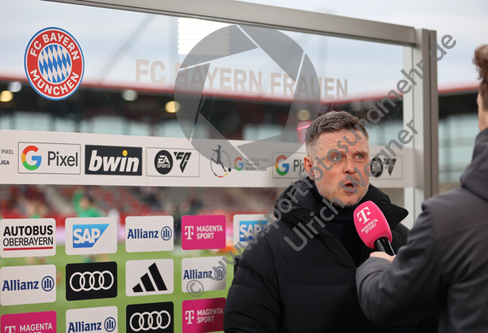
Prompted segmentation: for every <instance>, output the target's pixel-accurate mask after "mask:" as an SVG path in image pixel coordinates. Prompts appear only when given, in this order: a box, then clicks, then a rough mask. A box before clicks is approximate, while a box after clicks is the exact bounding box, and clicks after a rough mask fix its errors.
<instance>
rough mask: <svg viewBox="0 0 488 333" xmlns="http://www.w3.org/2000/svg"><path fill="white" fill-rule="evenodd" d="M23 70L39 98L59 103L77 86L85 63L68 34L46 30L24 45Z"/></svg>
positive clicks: (57, 30) (39, 32)
mask: <svg viewBox="0 0 488 333" xmlns="http://www.w3.org/2000/svg"><path fill="white" fill-rule="evenodd" d="M24 68H25V74H26V75H27V79H28V80H29V83H30V85H31V86H32V88H34V90H35V91H36V92H37V93H38V94H39V95H41V96H43V97H45V98H47V99H51V100H62V99H65V98H67V97H69V96H71V95H72V94H73V93H74V92H75V91H76V89H78V87H79V86H80V83H81V81H82V79H83V73H84V71H85V60H84V58H83V52H82V51H81V47H80V45H79V44H78V42H77V41H76V39H75V38H74V37H73V36H72V35H71V34H70V33H69V32H67V31H66V30H63V29H61V28H46V29H43V30H40V31H38V32H37V33H36V34H35V35H34V36H33V37H32V38H31V40H30V41H29V44H27V48H26V50H25V57H24Z"/></svg>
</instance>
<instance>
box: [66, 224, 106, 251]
mask: <svg viewBox="0 0 488 333" xmlns="http://www.w3.org/2000/svg"><path fill="white" fill-rule="evenodd" d="M108 226H109V224H74V225H73V247H74V248H91V247H93V246H94V245H95V243H96V242H97V241H98V239H99V238H100V237H101V236H102V234H103V233H104V232H105V230H106V229H107V227H108Z"/></svg>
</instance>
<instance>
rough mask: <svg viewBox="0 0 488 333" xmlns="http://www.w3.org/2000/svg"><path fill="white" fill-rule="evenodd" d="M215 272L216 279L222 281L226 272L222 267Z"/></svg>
mask: <svg viewBox="0 0 488 333" xmlns="http://www.w3.org/2000/svg"><path fill="white" fill-rule="evenodd" d="M214 272H215V278H216V279H217V280H218V281H220V280H222V279H223V278H224V277H225V272H224V269H223V268H222V266H219V267H217V269H215V270H214Z"/></svg>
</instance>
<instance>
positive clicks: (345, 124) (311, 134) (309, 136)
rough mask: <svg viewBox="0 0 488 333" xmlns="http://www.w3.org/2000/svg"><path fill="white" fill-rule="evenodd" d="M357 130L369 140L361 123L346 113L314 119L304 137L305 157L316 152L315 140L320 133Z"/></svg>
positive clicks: (333, 113) (336, 112) (330, 114)
mask: <svg viewBox="0 0 488 333" xmlns="http://www.w3.org/2000/svg"><path fill="white" fill-rule="evenodd" d="M354 129H355V130H359V131H360V132H362V134H363V135H364V136H365V137H366V139H367V140H369V134H368V131H367V130H366V128H365V127H364V123H363V121H360V120H359V118H358V117H356V116H353V115H352V114H350V113H347V112H346V111H331V112H328V113H326V114H324V115H321V116H320V117H318V118H317V119H315V120H314V121H313V122H312V124H311V125H310V126H309V127H308V128H307V133H306V135H305V147H306V149H307V155H308V156H310V157H313V156H315V153H316V151H317V147H316V146H317V139H318V137H319V136H320V135H321V134H322V133H334V132H340V131H350V130H354Z"/></svg>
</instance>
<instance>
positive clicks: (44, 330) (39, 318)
mask: <svg viewBox="0 0 488 333" xmlns="http://www.w3.org/2000/svg"><path fill="white" fill-rule="evenodd" d="M0 322H1V325H0V330H1V332H2V333H20V332H28V333H30V332H32V333H56V311H44V312H29V313H16V314H4V315H2V317H1V318H0Z"/></svg>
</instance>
